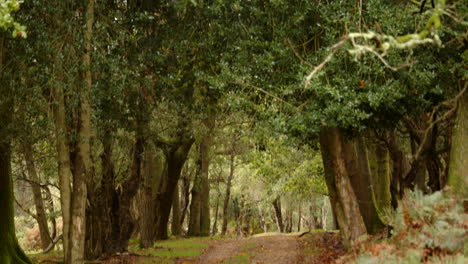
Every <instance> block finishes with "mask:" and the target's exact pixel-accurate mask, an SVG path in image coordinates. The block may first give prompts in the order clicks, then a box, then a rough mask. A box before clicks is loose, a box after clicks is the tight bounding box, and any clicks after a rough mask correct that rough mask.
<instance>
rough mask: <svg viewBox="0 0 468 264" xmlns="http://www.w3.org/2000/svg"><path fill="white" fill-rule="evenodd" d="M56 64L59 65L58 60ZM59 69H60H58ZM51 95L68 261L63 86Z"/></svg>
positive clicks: (68, 180)
mask: <svg viewBox="0 0 468 264" xmlns="http://www.w3.org/2000/svg"><path fill="white" fill-rule="evenodd" d="M58 57H59V56H57V60H58ZM56 65H59V64H58V62H57V63H56ZM58 71H60V70H58ZM51 90H52V97H53V98H54V103H51V107H52V112H53V116H54V125H55V137H56V148H57V161H58V169H59V172H58V175H59V185H60V205H61V208H62V221H63V239H62V240H63V254H64V263H65V264H69V263H70V256H71V255H70V243H71V240H70V239H71V238H70V232H71V230H70V228H71V215H70V213H71V196H72V190H71V181H72V179H73V175H72V171H71V160H70V147H69V143H68V130H67V121H66V110H65V98H64V96H65V95H64V91H63V86H62V85H60V84H55V85H54V86H53V87H52V89H51Z"/></svg>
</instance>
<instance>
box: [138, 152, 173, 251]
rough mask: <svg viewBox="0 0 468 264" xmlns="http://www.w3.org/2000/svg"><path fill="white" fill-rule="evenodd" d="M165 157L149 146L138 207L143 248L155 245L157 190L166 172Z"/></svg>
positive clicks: (145, 156) (145, 158)
mask: <svg viewBox="0 0 468 264" xmlns="http://www.w3.org/2000/svg"><path fill="white" fill-rule="evenodd" d="M165 170H166V168H165V162H164V157H163V156H162V154H161V153H158V154H156V153H154V150H152V149H151V148H147V149H146V150H145V154H144V162H143V181H142V186H141V187H140V193H139V197H140V199H139V203H138V208H139V211H140V222H139V223H140V230H141V232H140V240H141V246H142V247H143V248H148V247H151V246H153V243H154V241H155V238H154V234H155V232H156V224H155V221H154V220H155V218H156V212H155V210H154V208H155V206H156V198H157V191H158V188H159V185H160V184H161V179H162V177H163V175H164V173H165Z"/></svg>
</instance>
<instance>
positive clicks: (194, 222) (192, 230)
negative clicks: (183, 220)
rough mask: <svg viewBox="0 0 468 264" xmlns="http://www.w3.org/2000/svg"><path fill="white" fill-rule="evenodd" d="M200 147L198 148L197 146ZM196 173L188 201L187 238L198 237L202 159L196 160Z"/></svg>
mask: <svg viewBox="0 0 468 264" xmlns="http://www.w3.org/2000/svg"><path fill="white" fill-rule="evenodd" d="M199 147H200V146H199ZM198 156H200V151H198ZM196 163H197V164H196V166H197V169H196V172H195V179H194V181H193V186H192V191H191V193H192V199H191V201H190V217H189V225H188V235H189V236H199V235H200V232H201V230H200V226H201V225H200V223H201V191H202V186H201V185H202V173H201V170H202V165H201V163H202V159H201V158H200V157H198V158H197V162H196Z"/></svg>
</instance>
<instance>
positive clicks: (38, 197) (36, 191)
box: [23, 144, 52, 250]
mask: <svg viewBox="0 0 468 264" xmlns="http://www.w3.org/2000/svg"><path fill="white" fill-rule="evenodd" d="M23 153H24V159H25V161H26V168H27V170H28V174H29V179H30V180H31V182H30V183H31V188H32V192H33V198H34V205H35V207H36V220H37V224H38V226H39V233H40V236H41V247H42V249H43V250H45V249H46V248H47V247H48V246H49V245H50V243H52V239H51V237H50V234H49V227H48V225H47V214H46V211H45V208H44V200H43V199H42V191H41V186H40V185H39V184H40V179H39V176H38V175H37V171H36V165H35V164H34V158H33V149H32V146H31V145H30V144H24V146H23Z"/></svg>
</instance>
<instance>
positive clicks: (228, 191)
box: [221, 154, 235, 236]
mask: <svg viewBox="0 0 468 264" xmlns="http://www.w3.org/2000/svg"><path fill="white" fill-rule="evenodd" d="M234 165H235V164H234V155H233V154H231V162H230V167H229V176H228V179H227V183H226V195H225V196H224V203H223V226H222V228H221V235H223V236H224V235H226V231H227V225H228V221H229V215H228V209H229V199H230V198H231V197H230V196H231V185H232V178H233V177H234Z"/></svg>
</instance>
